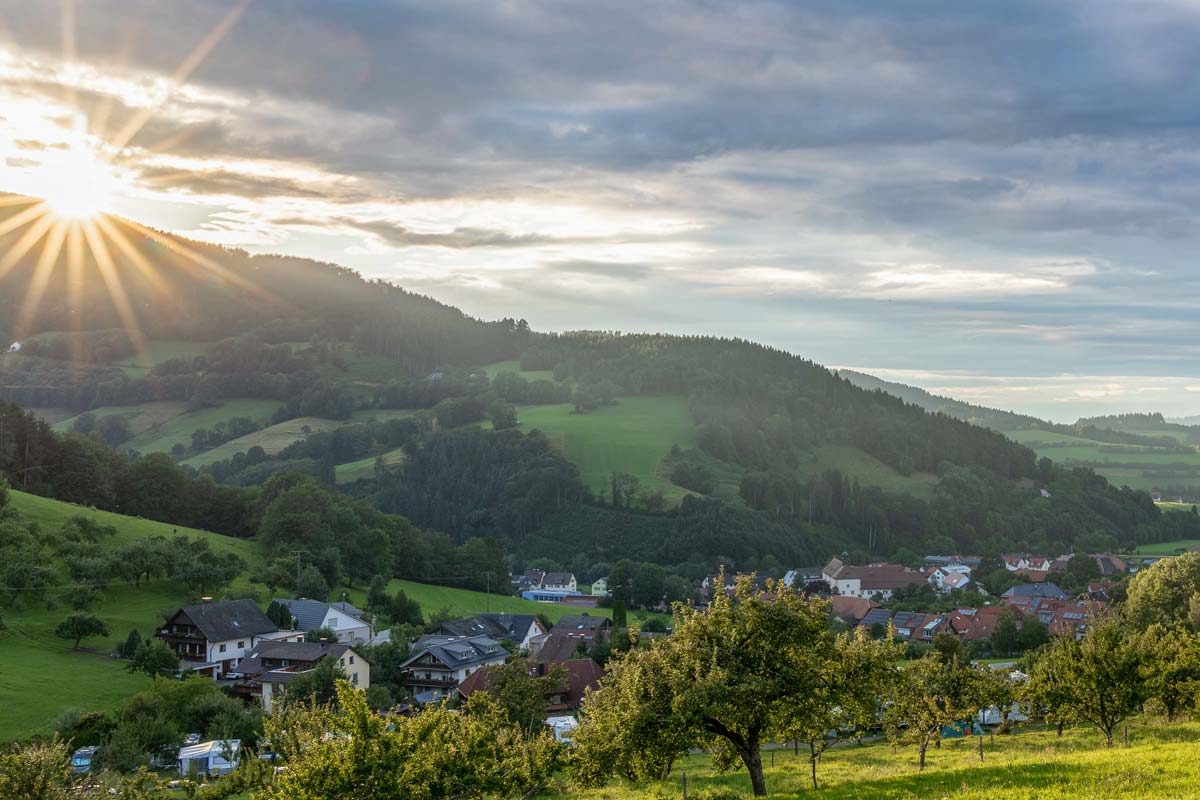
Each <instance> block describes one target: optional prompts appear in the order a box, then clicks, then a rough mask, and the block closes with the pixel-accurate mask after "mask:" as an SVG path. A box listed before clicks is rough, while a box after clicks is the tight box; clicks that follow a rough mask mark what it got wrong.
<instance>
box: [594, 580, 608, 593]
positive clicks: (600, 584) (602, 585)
mask: <svg viewBox="0 0 1200 800" xmlns="http://www.w3.org/2000/svg"><path fill="white" fill-rule="evenodd" d="M592 594H593V595H595V596H596V597H608V578H597V579H596V580H594V581H592Z"/></svg>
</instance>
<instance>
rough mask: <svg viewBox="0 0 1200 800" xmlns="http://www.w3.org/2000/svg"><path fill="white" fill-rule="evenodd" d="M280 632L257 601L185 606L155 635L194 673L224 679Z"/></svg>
mask: <svg viewBox="0 0 1200 800" xmlns="http://www.w3.org/2000/svg"><path fill="white" fill-rule="evenodd" d="M278 632H279V629H278V628H277V627H276V626H275V623H274V622H271V620H269V619H267V615H266V614H264V613H263V612H262V611H261V610H260V609H259V607H258V606H257V605H255V603H254V601H253V600H227V601H224V602H220V603H213V602H204V603H197V604H196V605H191V606H184V607H182V608H180V609H179V610H178V611H176V612H175V613H174V614H172V615H171V616H170V617H169V618H168V619H167V622H166V624H165V625H164V626H163V627H162V628H161V629H160V630H159V631H158V632H157V634H155V635H156V636H157V637H158V638H160V639H162V640H163V641H164V642H166V643H167V644H168V645H170V646H171V648H172V649H173V650H174V651H175V654H176V655H178V656H179V659H180V661H182V662H184V664H186V666H187V667H188V668H189V669H191V670H192V671H194V672H197V673H199V674H201V675H206V676H208V677H210V678H220V677H223V676H224V675H225V673H227V672H229V671H230V670H231V669H232V668H233V667H235V666H237V664H238V662H239V661H241V660H242V659H243V658H245V656H246V653H247V652H249V650H250V649H251V648H253V647H254V646H255V645H256V644H258V643H259V642H261V641H263V640H264V639H267V638H277V637H274V636H272V634H277V633H278Z"/></svg>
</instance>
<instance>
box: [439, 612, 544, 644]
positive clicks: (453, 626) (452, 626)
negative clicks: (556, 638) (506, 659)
mask: <svg viewBox="0 0 1200 800" xmlns="http://www.w3.org/2000/svg"><path fill="white" fill-rule="evenodd" d="M432 633H435V634H441V635H443V636H490V637H492V638H493V639H497V640H500V641H507V642H512V643H513V644H514V645H516V648H517V650H518V651H520V652H525V653H527V652H529V650H530V649H531V648H532V647H533V646H534V645H535V644H536V643H538V642H540V641H541V640H542V639H544V638H545V637H546V634H548V633H549V631H548V630H547V629H546V627H545V626H544V625H542V622H541V620H539V619H538V618H537V617H536V616H534V615H533V614H479V615H478V616H474V617H468V618H466V619H452V620H448V621H446V622H443V623H441V624H440V625H438V626H437V628H435V629H434V630H433V631H432Z"/></svg>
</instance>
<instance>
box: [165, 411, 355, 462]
mask: <svg viewBox="0 0 1200 800" xmlns="http://www.w3.org/2000/svg"><path fill="white" fill-rule="evenodd" d="M345 424H346V423H345V422H344V421H342V420H336V419H321V418H320V417H297V418H296V419H290V420H288V421H287V422H281V423H279V424H278V425H271V426H270V427H267V428H263V429H262V430H261V431H255V432H254V433H250V434H247V435H245V436H239V437H238V438H236V439H230V440H229V441H228V442H225V443H224V444H222V445H218V446H217V447H214V448H213V449H212V450H208V451H205V452H203V453H201V454H200V455H198V456H192V457H191V458H189V459H185V460H184V461H183V462H182V463H184V464H187V465H188V466H191V467H196V468H197V469H199V468H200V467H204V466H207V465H209V464H212V463H213V462H216V461H222V460H224V459H226V458H229V457H231V456H233V454H234V453H244V452H246V451H247V450H249V449H250V448H251V447H254V446H255V445H257V446H259V447H261V448H262V449H263V450H264V451H265V452H266V453H267V455H275V454H276V453H278V452H279V451H280V450H282V449H284V448H285V447H287V446H288V445H289V444H291V443H292V442H298V441H300V440H301V439H303V438H305V437H307V436H308V435H309V434H310V433H317V432H319V431H331V430H334V429H335V428H338V427H341V426H342V425H345Z"/></svg>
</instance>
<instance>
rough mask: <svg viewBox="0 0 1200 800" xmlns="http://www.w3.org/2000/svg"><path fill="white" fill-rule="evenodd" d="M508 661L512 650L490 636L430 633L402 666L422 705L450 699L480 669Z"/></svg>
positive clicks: (411, 687) (415, 695) (419, 641)
mask: <svg viewBox="0 0 1200 800" xmlns="http://www.w3.org/2000/svg"><path fill="white" fill-rule="evenodd" d="M507 659H508V650H506V649H504V645H502V644H501V643H500V642H499V641H497V640H496V639H493V638H491V637H490V636H439V635H435V634H426V635H424V636H422V637H421V638H419V639H417V641H416V644H414V645H413V655H412V656H410V657H409V658H408V660H407V661H405V662H404V663H403V664H401V665H400V668H401V669H402V670H403V675H404V677H403V679H402V682H403V684H404V688H406V689H407V690H408V691H409V692H410V693H411V694H412V695H413V697H414V698H415V699H416V701H417V702H418V703H427V702H430V701H436V700H440V699H441V698H444V697H449V696H450V695H451V694H452V693H453V692H454V690H455V689H456V688H457V687H458V685H459V684H460V683H462V682H463V681H464V680H466V679H467V676H469V675H471V674H472V673H473V672H475V671H476V670H478V669H480V668H482V667H486V666H488V665H489V664H503V663H504V662H505V661H506V660H507Z"/></svg>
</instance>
